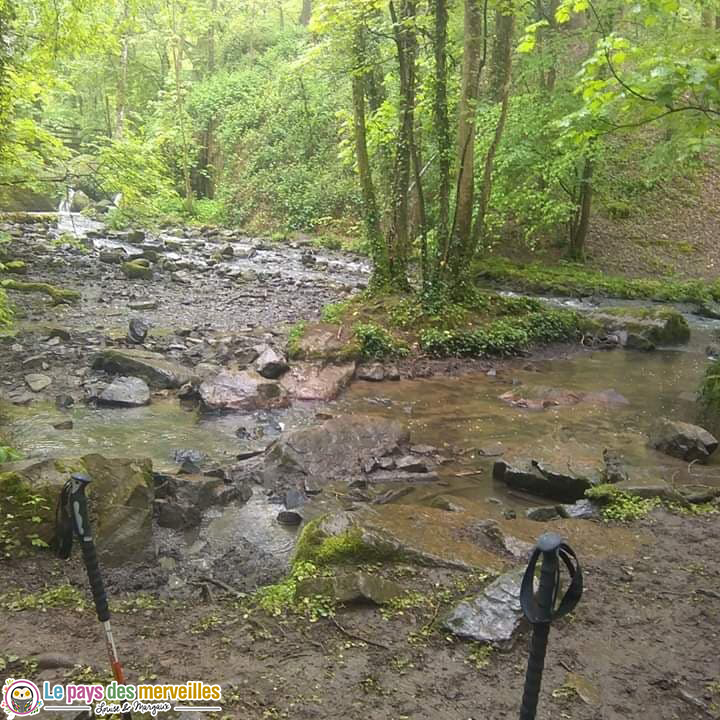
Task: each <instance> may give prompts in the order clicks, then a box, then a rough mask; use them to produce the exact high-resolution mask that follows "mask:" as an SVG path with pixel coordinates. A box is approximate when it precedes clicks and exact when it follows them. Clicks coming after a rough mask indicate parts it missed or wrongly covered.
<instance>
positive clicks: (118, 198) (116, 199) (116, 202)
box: [112, 192, 123, 207]
mask: <svg viewBox="0 0 720 720" xmlns="http://www.w3.org/2000/svg"><path fill="white" fill-rule="evenodd" d="M122 199H123V194H122V193H121V192H119V193H116V194H115V196H114V197H113V199H112V203H113V205H114V206H115V207H120V203H121V202H122Z"/></svg>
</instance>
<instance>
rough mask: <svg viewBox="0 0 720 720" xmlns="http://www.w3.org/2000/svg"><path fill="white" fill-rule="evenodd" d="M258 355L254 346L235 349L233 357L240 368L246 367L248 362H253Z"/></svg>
mask: <svg viewBox="0 0 720 720" xmlns="http://www.w3.org/2000/svg"><path fill="white" fill-rule="evenodd" d="M259 356H260V353H259V352H258V349H257V348H256V347H247V348H240V349H239V350H236V351H235V359H236V360H237V362H238V365H240V366H241V367H242V368H246V367H247V366H248V365H250V363H253V362H255V360H257V358H258V357H259Z"/></svg>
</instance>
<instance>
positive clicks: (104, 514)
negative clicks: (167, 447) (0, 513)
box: [0, 455, 152, 565]
mask: <svg viewBox="0 0 720 720" xmlns="http://www.w3.org/2000/svg"><path fill="white" fill-rule="evenodd" d="M72 472H82V473H84V474H87V475H89V476H90V477H91V478H92V483H91V485H90V487H89V491H88V494H89V495H90V497H91V507H92V511H93V514H94V517H93V531H94V534H95V536H96V543H97V549H98V554H99V555H100V560H101V562H106V563H107V564H109V565H119V564H122V563H124V562H127V561H133V562H140V561H142V560H143V559H144V558H146V557H148V556H149V555H150V554H151V552H152V484H151V483H152V463H151V462H150V460H132V459H127V458H120V459H113V458H106V457H103V456H102V455H85V456H84V457H82V458H71V459H62V460H59V459H49V460H42V461H40V462H37V461H36V460H26V461H21V462H17V463H10V464H6V465H4V466H3V472H2V473H0V506H2V507H3V508H6V507H11V506H12V503H13V498H14V497H17V493H18V488H19V487H20V488H23V487H24V488H26V489H28V490H29V491H30V492H32V493H33V494H35V495H39V496H41V497H43V498H44V499H45V504H46V505H47V510H45V509H42V508H39V509H38V511H37V515H38V517H39V518H40V522H39V523H36V524H35V523H34V524H33V525H32V529H31V530H30V531H31V532H37V533H38V535H39V536H40V538H41V539H43V540H45V541H46V542H48V543H49V542H51V541H52V539H53V537H54V533H55V505H56V503H57V499H58V497H59V495H60V491H61V490H62V488H63V486H64V484H65V482H66V481H67V479H68V477H69V475H70V473H72Z"/></svg>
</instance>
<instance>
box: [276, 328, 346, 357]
mask: <svg viewBox="0 0 720 720" xmlns="http://www.w3.org/2000/svg"><path fill="white" fill-rule="evenodd" d="M359 355H360V347H359V345H358V344H357V342H356V341H355V340H354V339H353V338H351V337H349V335H348V333H347V330H345V329H344V328H342V327H341V326H339V325H333V324H331V323H314V324H312V325H304V326H302V327H301V328H299V329H298V331H297V332H295V333H293V334H292V336H291V338H290V340H289V341H288V357H289V358H290V359H291V360H322V361H325V362H340V363H344V362H349V361H351V360H355V359H357V358H358V357H359Z"/></svg>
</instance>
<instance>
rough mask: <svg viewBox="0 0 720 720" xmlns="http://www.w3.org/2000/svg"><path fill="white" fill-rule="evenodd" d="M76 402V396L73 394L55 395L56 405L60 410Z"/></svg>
mask: <svg viewBox="0 0 720 720" xmlns="http://www.w3.org/2000/svg"><path fill="white" fill-rule="evenodd" d="M74 404H75V398H74V397H73V396H72V395H67V394H61V395H56V396H55V407H56V408H57V409H58V410H64V409H66V408H69V407H72V406H73V405H74Z"/></svg>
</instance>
